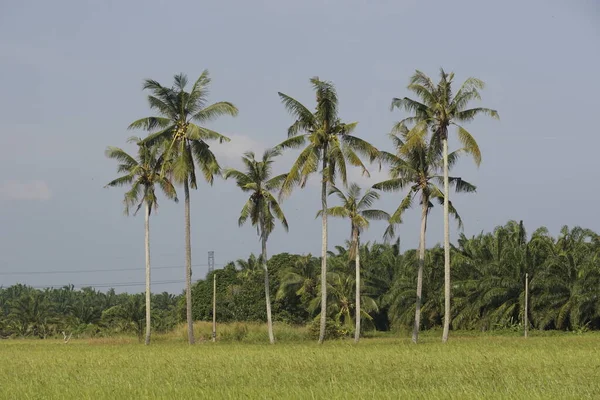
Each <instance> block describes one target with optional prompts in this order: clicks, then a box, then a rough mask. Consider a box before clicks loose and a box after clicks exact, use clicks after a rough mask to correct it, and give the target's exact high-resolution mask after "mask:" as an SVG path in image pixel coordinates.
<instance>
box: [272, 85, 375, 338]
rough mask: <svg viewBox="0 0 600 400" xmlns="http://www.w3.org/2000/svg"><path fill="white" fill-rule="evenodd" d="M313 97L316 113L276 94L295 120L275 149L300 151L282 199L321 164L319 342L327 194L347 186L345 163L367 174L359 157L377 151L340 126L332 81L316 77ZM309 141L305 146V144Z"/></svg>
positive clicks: (322, 323)
mask: <svg viewBox="0 0 600 400" xmlns="http://www.w3.org/2000/svg"><path fill="white" fill-rule="evenodd" d="M310 82H311V84H312V86H313V89H314V90H315V94H316V102H317V106H316V110H315V112H311V111H309V109H308V108H307V107H305V106H304V105H302V104H301V103H300V102H299V101H298V100H296V99H294V98H292V97H290V96H288V95H286V94H283V93H279V97H280V98H281V101H282V103H283V105H284V106H285V108H286V109H287V110H288V112H289V113H290V114H291V115H292V116H293V117H294V118H296V121H295V122H294V123H293V124H292V125H291V126H290V128H289V129H288V139H287V140H285V141H284V142H283V143H281V144H280V145H279V146H278V147H279V148H281V149H287V148H301V147H303V146H305V145H306V147H304V149H303V150H302V151H301V153H300V155H299V156H298V158H297V159H296V161H295V162H294V164H293V165H292V168H291V169H290V172H289V173H288V175H287V177H286V179H285V180H284V182H283V184H282V187H281V193H280V197H281V196H286V195H289V194H290V192H291V191H292V189H293V187H294V186H297V185H300V186H301V187H304V186H305V184H306V181H307V179H308V177H309V176H310V175H311V174H313V173H315V172H317V170H318V168H319V164H321V210H322V211H323V213H322V237H321V240H322V246H321V315H320V331H319V343H323V340H324V339H325V322H326V318H327V284H326V280H327V213H326V212H325V210H327V192H328V188H329V185H335V179H336V177H338V176H339V178H340V179H341V180H342V183H343V184H344V185H346V184H347V175H346V170H347V163H350V164H351V165H353V166H357V167H360V168H361V169H362V171H363V173H364V174H366V175H368V173H369V172H368V171H367V168H366V167H365V165H364V164H363V162H362V161H361V159H360V158H359V156H358V155H359V154H360V155H363V156H367V157H369V159H370V161H373V160H374V159H375V158H376V157H377V156H378V154H379V152H378V150H377V149H376V148H375V147H374V146H373V145H371V144H369V143H368V142H366V141H364V140H362V139H359V138H358V137H356V136H352V135H351V133H352V131H353V130H354V129H355V127H356V125H357V123H356V122H353V123H349V124H346V123H343V122H342V121H341V120H340V118H339V116H338V97H337V93H336V90H335V87H334V86H333V84H332V83H331V82H327V81H322V80H320V79H319V78H318V77H314V78H312V79H311V80H310ZM307 142H308V144H307Z"/></svg>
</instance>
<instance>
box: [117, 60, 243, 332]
mask: <svg viewBox="0 0 600 400" xmlns="http://www.w3.org/2000/svg"><path fill="white" fill-rule="evenodd" d="M210 81H211V80H210V78H209V76H208V71H206V70H205V71H204V72H202V74H201V75H200V77H199V78H198V80H197V81H196V82H195V83H194V85H193V86H192V89H191V90H190V91H189V92H186V91H185V87H186V86H187V82H188V80H187V77H186V75H184V74H179V75H175V77H174V86H173V87H171V88H168V87H165V86H162V85H161V84H160V83H158V82H157V81H154V80H151V79H147V80H146V81H145V82H144V90H149V91H150V93H151V94H150V95H149V96H148V102H149V103H150V108H151V109H153V110H156V111H157V112H158V114H159V116H155V117H146V118H142V119H139V120H137V121H135V122H133V123H132V124H131V125H130V126H129V128H130V129H146V130H149V131H154V132H153V133H151V134H150V135H149V136H148V137H147V138H146V139H144V142H145V143H147V144H148V145H150V146H153V145H160V146H161V147H162V148H163V154H162V157H163V159H164V160H165V162H164V163H163V166H162V173H163V175H164V174H165V173H166V172H168V173H169V174H170V175H172V177H173V180H174V181H175V182H176V183H180V184H183V191H184V194H185V292H186V293H185V294H186V314H187V324H188V342H189V343H190V344H194V326H193V319H192V246H191V234H190V188H192V189H196V188H197V185H196V167H198V168H199V169H200V171H202V174H203V175H204V179H205V180H206V181H207V182H208V183H209V184H211V185H212V183H213V180H214V177H215V175H219V174H220V172H221V167H220V166H219V163H218V162H217V159H216V158H215V155H214V154H213V153H212V151H210V149H209V145H208V143H207V141H208V140H218V141H219V142H220V143H222V142H227V141H229V139H228V138H226V137H225V136H223V135H221V134H220V133H217V132H215V131H213V130H210V129H208V128H206V127H204V126H201V125H200V124H204V123H206V122H208V121H211V120H213V119H215V118H217V117H219V116H222V115H231V116H236V115H237V113H238V110H237V108H236V107H235V106H234V105H233V104H231V103H229V102H218V103H214V104H211V105H207V102H208V86H209V84H210ZM194 122H196V123H194Z"/></svg>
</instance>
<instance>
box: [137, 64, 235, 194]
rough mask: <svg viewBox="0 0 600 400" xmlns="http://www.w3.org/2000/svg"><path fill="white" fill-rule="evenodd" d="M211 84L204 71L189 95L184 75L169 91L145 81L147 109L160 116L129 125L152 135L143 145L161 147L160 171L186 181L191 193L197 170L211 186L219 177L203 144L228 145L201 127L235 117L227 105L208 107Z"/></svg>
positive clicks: (230, 106) (207, 149) (211, 154)
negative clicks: (219, 118) (216, 142)
mask: <svg viewBox="0 0 600 400" xmlns="http://www.w3.org/2000/svg"><path fill="white" fill-rule="evenodd" d="M210 82H211V79H210V78H209V74H208V71H206V70H205V71H204V72H202V74H201V75H200V77H199V78H198V80H196V82H195V83H194V85H193V86H192V89H191V91H190V92H186V91H185V87H186V86H187V83H188V79H187V76H186V75H185V74H179V75H175V77H174V85H173V87H171V88H168V87H165V86H162V85H161V84H160V83H158V82H157V81H155V80H152V79H147V80H146V81H145V82H144V90H149V91H150V93H151V94H150V95H149V96H148V102H149V104H150V108H151V109H153V110H156V111H157V112H158V114H159V116H153V117H146V118H142V119H139V120H137V121H134V122H133V123H131V125H129V128H130V129H145V130H149V131H155V132H154V133H152V134H150V135H149V136H148V137H147V138H146V139H144V142H146V143H148V144H150V145H154V144H157V143H158V144H162V145H163V146H164V159H165V164H164V168H163V169H164V170H169V171H172V173H173V178H174V179H175V181H176V182H178V183H183V182H185V181H188V183H189V185H190V187H191V188H192V189H195V188H196V172H195V169H196V166H197V167H199V168H200V170H201V171H202V174H203V175H204V178H205V179H206V181H207V182H209V183H211V184H212V182H213V180H214V176H215V175H218V174H219V173H220V166H219V163H218V162H217V159H216V157H215V155H214V154H213V153H212V151H211V150H210V149H209V145H208V144H207V143H206V141H208V140H218V141H219V142H220V143H222V142H228V141H229V139H228V138H227V137H225V136H223V135H221V134H220V133H218V132H215V131H213V130H211V129H208V128H206V127H204V126H201V125H200V124H204V123H206V122H209V121H212V120H214V119H215V118H217V117H220V116H222V115H231V116H236V115H237V113H238V110H237V108H236V107H235V106H234V105H233V104H232V103H229V102H226V101H221V102H217V103H213V104H211V105H207V102H208V98H207V97H208V86H209V85H210Z"/></svg>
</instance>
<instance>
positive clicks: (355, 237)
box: [352, 228, 360, 343]
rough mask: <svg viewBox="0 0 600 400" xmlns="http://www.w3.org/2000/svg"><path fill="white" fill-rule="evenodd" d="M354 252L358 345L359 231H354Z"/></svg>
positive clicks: (356, 336) (355, 335) (356, 334)
mask: <svg viewBox="0 0 600 400" xmlns="http://www.w3.org/2000/svg"><path fill="white" fill-rule="evenodd" d="M352 236H353V238H354V251H355V252H356V253H355V258H354V260H355V261H354V264H355V267H356V294H355V296H356V307H355V308H356V326H355V327H354V342H355V343H358V341H359V340H360V242H359V241H360V239H359V236H358V229H356V228H355V229H354V233H353V235H352Z"/></svg>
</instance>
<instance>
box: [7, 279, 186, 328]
mask: <svg viewBox="0 0 600 400" xmlns="http://www.w3.org/2000/svg"><path fill="white" fill-rule="evenodd" d="M179 297H180V296H176V295H173V294H170V293H167V292H163V293H160V294H153V295H152V310H151V313H152V327H153V328H154V330H155V331H157V332H167V331H170V330H172V329H173V328H174V327H175V325H176V324H178V323H179V316H178V313H177V304H178V299H179ZM145 323H146V303H145V301H144V296H143V295H142V294H128V293H119V294H117V293H115V290H114V289H110V290H108V291H107V292H106V293H104V292H101V291H98V290H95V289H94V288H92V287H85V288H82V289H75V288H74V287H73V286H72V285H70V286H64V287H61V288H46V289H36V288H33V287H31V286H26V285H21V284H17V285H13V286H9V287H6V288H2V287H0V338H5V337H37V338H42V339H44V338H47V337H55V336H57V335H58V336H60V335H61V334H62V333H63V332H64V335H65V337H70V336H71V335H75V336H76V337H77V336H85V337H95V336H105V335H114V334H117V333H127V334H130V333H135V334H137V335H138V337H140V338H141V337H142V334H143V332H144V326H145Z"/></svg>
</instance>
